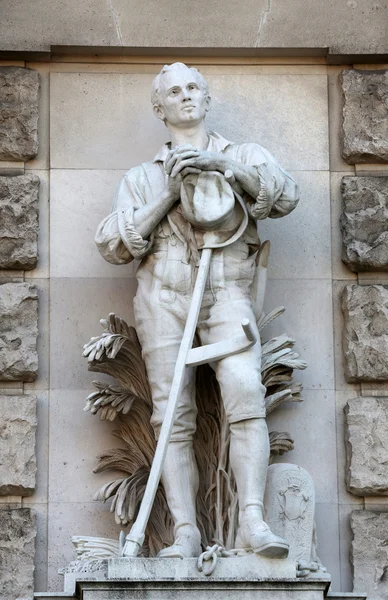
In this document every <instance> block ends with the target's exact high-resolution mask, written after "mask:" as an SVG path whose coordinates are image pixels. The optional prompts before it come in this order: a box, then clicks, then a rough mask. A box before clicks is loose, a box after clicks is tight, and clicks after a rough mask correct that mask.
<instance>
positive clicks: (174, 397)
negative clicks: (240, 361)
mask: <svg viewBox="0 0 388 600" xmlns="http://www.w3.org/2000/svg"><path fill="white" fill-rule="evenodd" d="M211 257H212V250H211V249H210V248H205V249H204V250H202V255H201V260H200V263H199V268H198V275H197V279H196V281H195V286H194V291H193V296H192V299H191V303H190V308H189V313H188V315H187V321H186V325H185V329H184V332H183V338H182V342H181V345H180V348H179V353H178V357H177V361H176V364H175V370H174V377H173V380H172V384H171V390H170V395H169V398H168V403H167V408H166V413H165V415H164V419H163V424H162V427H161V430H160V435H159V440H158V443H157V446H156V450H155V456H154V460H153V462H152V466H151V471H150V474H149V477H148V481H147V485H146V488H145V491H144V496H143V499H142V501H141V504H140V509H139V513H138V515H137V519H136V521H135V523H134V524H133V526H132V528H131V531H130V532H129V534H128V536H127V540H126V543H125V546H124V550H123V555H124V556H137V554H138V552H139V550H140V548H141V546H142V544H143V541H144V534H145V529H146V526H147V523H148V519H149V517H150V513H151V509H152V506H153V503H154V500H155V495H156V492H157V489H158V485H159V481H160V478H161V475H162V470H163V465H164V460H165V457H166V452H167V446H168V443H169V441H170V439H171V433H172V428H173V426H174V422H175V414H176V409H177V406H178V402H179V397H180V393H181V391H182V385H183V379H184V375H185V370H186V368H187V367H186V359H187V354H188V352H189V350H190V349H191V347H192V345H193V339H194V335H195V330H196V328H197V323H198V315H199V311H200V310H201V305H202V298H203V293H204V291H205V285H206V281H207V277H208V274H209V268H210V261H211Z"/></svg>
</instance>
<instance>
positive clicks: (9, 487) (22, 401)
mask: <svg viewBox="0 0 388 600" xmlns="http://www.w3.org/2000/svg"><path fill="white" fill-rule="evenodd" d="M36 426H37V419H36V398H35V397H34V396H0V431H1V433H0V456H1V460H0V496H30V495H31V494H32V493H33V492H34V490H35V476H36V456H35V433H36Z"/></svg>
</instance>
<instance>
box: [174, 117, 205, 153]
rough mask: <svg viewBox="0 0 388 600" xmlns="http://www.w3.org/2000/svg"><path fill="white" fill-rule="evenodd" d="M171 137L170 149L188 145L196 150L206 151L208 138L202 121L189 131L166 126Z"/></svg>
mask: <svg viewBox="0 0 388 600" xmlns="http://www.w3.org/2000/svg"><path fill="white" fill-rule="evenodd" d="M168 129H169V132H170V136H171V147H172V148H175V147H176V146H183V145H186V144H190V145H191V146H194V147H195V148H197V149H198V150H206V148H207V146H208V143H209V138H208V135H207V131H206V127H205V123H204V121H202V122H201V123H199V124H198V125H196V126H195V127H192V128H190V129H178V128H175V127H171V126H168Z"/></svg>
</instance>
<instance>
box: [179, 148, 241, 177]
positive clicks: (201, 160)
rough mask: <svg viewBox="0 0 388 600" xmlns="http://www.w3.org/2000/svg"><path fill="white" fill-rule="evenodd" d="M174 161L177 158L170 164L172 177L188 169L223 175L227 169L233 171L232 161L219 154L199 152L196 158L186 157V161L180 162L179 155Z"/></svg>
mask: <svg viewBox="0 0 388 600" xmlns="http://www.w3.org/2000/svg"><path fill="white" fill-rule="evenodd" d="M174 159H175V156H174V155H173V156H172V158H171V162H172V163H173V164H172V165H171V163H170V165H171V167H170V168H171V175H172V176H175V175H176V174H177V173H179V172H180V171H182V170H183V169H187V168H194V169H200V170H201V171H220V172H221V173H225V171H226V170H227V169H232V170H233V165H232V161H230V160H228V159H227V158H226V157H225V156H223V155H222V154H220V153H218V152H208V151H206V150H203V151H199V150H197V152H196V154H195V155H194V156H190V157H187V158H186V157H185V159H184V160H178V159H179V155H177V156H176V159H175V160H174Z"/></svg>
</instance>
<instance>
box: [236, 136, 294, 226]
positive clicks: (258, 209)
mask: <svg viewBox="0 0 388 600" xmlns="http://www.w3.org/2000/svg"><path fill="white" fill-rule="evenodd" d="M249 146H250V148H249V153H248V157H247V158H248V160H247V161H246V162H247V163H248V164H250V165H251V166H253V167H255V169H256V170H257V176H258V178H259V181H260V192H259V195H258V196H257V198H254V199H253V202H251V203H250V205H249V212H250V214H251V216H252V217H253V218H254V219H257V220H261V219H266V218H267V217H270V218H271V219H277V218H279V217H284V216H285V215H288V214H289V213H290V212H291V211H293V210H294V208H295V207H296V205H297V204H298V202H299V188H298V185H297V184H296V182H295V181H294V179H293V178H292V177H291V175H289V174H288V173H287V172H286V171H284V169H282V168H281V166H280V165H279V163H278V162H277V160H276V159H275V158H274V157H273V156H272V155H271V154H270V153H269V152H268V150H265V149H264V148H262V147H261V146H258V145H256V144H249Z"/></svg>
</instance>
